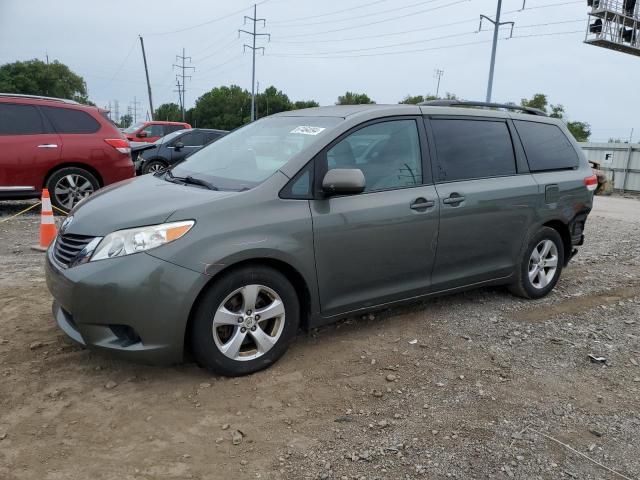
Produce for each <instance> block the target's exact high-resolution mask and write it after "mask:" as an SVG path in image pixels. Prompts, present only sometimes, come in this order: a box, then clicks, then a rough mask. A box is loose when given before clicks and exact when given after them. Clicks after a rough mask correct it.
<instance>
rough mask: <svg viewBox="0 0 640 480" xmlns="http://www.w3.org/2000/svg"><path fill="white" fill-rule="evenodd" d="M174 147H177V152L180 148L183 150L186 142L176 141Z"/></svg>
mask: <svg viewBox="0 0 640 480" xmlns="http://www.w3.org/2000/svg"><path fill="white" fill-rule="evenodd" d="M173 148H175V149H176V152H179V151H180V150H182V149H183V148H184V143H182V142H176V143H174V144H173Z"/></svg>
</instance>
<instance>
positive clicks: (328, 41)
mask: <svg viewBox="0 0 640 480" xmlns="http://www.w3.org/2000/svg"><path fill="white" fill-rule="evenodd" d="M581 21H582V20H581ZM471 22H477V18H476V17H473V18H470V19H468V20H460V21H457V22H451V23H443V24H441V25H434V26H429V27H428V28H429V30H436V29H439V28H444V27H452V26H454V25H462V24H464V23H471ZM424 31H425V27H421V28H416V29H413V30H404V31H402V32H392V33H376V34H374V35H363V36H360V37H346V38H327V39H320V40H298V41H295V42H287V41H284V42H281V41H279V40H278V39H276V40H273V41H272V42H271V43H273V44H279V45H280V44H282V45H285V44H286V45H303V44H308V43H314V44H315V43H334V42H348V41H351V40H368V39H371V38H383V37H394V36H398V35H406V34H407V33H414V32H424Z"/></svg>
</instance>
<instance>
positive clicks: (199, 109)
mask: <svg viewBox="0 0 640 480" xmlns="http://www.w3.org/2000/svg"><path fill="white" fill-rule="evenodd" d="M188 113H189V115H188V118H189V122H190V123H191V124H192V125H194V126H195V125H197V126H198V127H200V128H219V129H222V130H233V129H234V128H238V127H240V126H242V125H244V124H245V123H248V122H249V120H250V118H251V94H250V93H249V92H247V91H246V90H244V89H242V88H240V87H239V86H237V85H231V86H229V87H226V86H225V87H216V88H214V89H212V90H211V91H209V92H207V93H205V94H204V95H202V96H201V97H200V98H198V99H197V100H196V105H195V107H194V108H193V109H191V110H190V111H189V112H188Z"/></svg>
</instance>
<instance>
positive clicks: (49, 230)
mask: <svg viewBox="0 0 640 480" xmlns="http://www.w3.org/2000/svg"><path fill="white" fill-rule="evenodd" d="M57 232H58V229H57V228H56V222H55V221H54V219H53V209H52V208H51V198H50V197H49V190H47V189H46V188H43V189H42V213H41V214H40V245H37V246H35V247H33V249H34V250H39V251H41V252H44V251H46V250H47V248H48V247H49V245H51V242H53V239H54V238H56V234H57Z"/></svg>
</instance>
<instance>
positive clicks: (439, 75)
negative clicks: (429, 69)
mask: <svg viewBox="0 0 640 480" xmlns="http://www.w3.org/2000/svg"><path fill="white" fill-rule="evenodd" d="M443 75H444V70H440V69H436V70H435V71H434V72H433V78H437V79H438V86H437V87H436V97H437V96H438V94H439V93H440V79H441V78H442V76H443Z"/></svg>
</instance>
